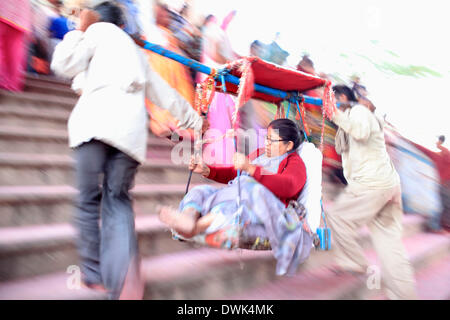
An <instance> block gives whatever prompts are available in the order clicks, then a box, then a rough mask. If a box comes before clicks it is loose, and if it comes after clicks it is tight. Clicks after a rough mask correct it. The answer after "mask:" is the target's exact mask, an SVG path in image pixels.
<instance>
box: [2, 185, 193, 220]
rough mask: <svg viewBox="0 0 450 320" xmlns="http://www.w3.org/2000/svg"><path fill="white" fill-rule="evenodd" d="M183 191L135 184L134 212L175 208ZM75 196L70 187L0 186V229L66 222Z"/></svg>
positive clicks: (171, 186) (181, 188)
mask: <svg viewBox="0 0 450 320" xmlns="http://www.w3.org/2000/svg"><path fill="white" fill-rule="evenodd" d="M194 186H195V184H191V186H190V188H193V187H194ZM185 190H186V184H151V185H136V186H135V187H134V188H133V189H132V192H131V194H132V195H133V199H134V211H135V212H136V214H151V213H153V212H154V210H155V208H156V207H157V206H158V205H172V206H175V207H178V205H179V203H180V201H181V199H182V198H183V196H184V194H185ZM77 194H78V191H77V190H76V189H75V188H73V187H70V186H12V187H0V227H14V226H26V225H36V224H57V223H67V222H69V221H71V219H72V216H73V212H74V210H75V207H74V200H75V197H76V196H77Z"/></svg>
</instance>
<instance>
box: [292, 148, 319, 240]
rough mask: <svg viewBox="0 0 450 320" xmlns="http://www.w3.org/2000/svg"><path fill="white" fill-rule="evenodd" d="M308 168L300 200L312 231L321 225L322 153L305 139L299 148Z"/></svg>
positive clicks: (299, 152) (299, 153)
mask: <svg viewBox="0 0 450 320" xmlns="http://www.w3.org/2000/svg"><path fill="white" fill-rule="evenodd" d="M297 153H298V155H299V156H300V158H302V160H303V162H304V164H305V168H306V182H305V185H304V186H303V189H302V192H301V193H300V196H299V197H298V202H300V203H301V204H303V206H304V207H305V209H306V221H307V222H308V225H309V228H310V229H311V231H312V232H316V230H317V228H319V226H320V218H321V215H322V205H321V202H320V201H321V200H322V158H323V156H322V153H321V152H320V150H319V149H317V148H316V147H315V146H314V144H312V143H311V142H307V141H304V142H303V143H302V144H301V145H300V146H299V148H298V150H297Z"/></svg>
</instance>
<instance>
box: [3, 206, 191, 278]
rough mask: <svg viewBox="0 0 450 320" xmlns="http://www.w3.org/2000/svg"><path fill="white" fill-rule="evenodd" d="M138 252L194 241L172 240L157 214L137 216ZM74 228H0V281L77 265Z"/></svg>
mask: <svg viewBox="0 0 450 320" xmlns="http://www.w3.org/2000/svg"><path fill="white" fill-rule="evenodd" d="M135 223H136V232H137V234H138V240H139V251H140V253H141V255H142V256H143V257H149V256H157V255H160V254H167V253H170V252H177V251H181V250H186V249H189V248H190V249H192V248H194V247H195V245H194V244H192V243H189V242H181V241H175V240H172V237H171V232H170V230H169V229H168V228H167V227H166V226H165V225H164V224H162V223H161V222H160V221H159V219H158V217H157V215H139V216H137V217H136V220H135ZM75 239H76V230H75V228H74V226H73V225H71V224H57V225H39V226H27V227H18V228H1V229H0V282H1V281H6V280H13V279H20V278H25V277H32V276H38V275H42V274H48V273H52V272H57V271H63V270H67V268H68V267H69V266H71V265H77V263H78V254H77V251H76V245H75V243H76V242H75Z"/></svg>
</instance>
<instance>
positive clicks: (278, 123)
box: [268, 119, 304, 150]
mask: <svg viewBox="0 0 450 320" xmlns="http://www.w3.org/2000/svg"><path fill="white" fill-rule="evenodd" d="M268 128H272V129H273V130H277V131H278V135H279V136H280V138H281V139H283V141H284V142H285V143H288V142H289V141H292V142H293V143H294V148H293V149H292V150H295V149H297V148H298V147H299V146H300V144H301V143H302V142H303V140H304V138H303V131H301V130H300V129H299V128H298V126H297V125H296V124H295V122H294V121H292V120H289V119H277V120H273V121H272V122H271V123H269V126H268Z"/></svg>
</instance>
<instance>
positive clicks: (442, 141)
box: [439, 135, 445, 143]
mask: <svg viewBox="0 0 450 320" xmlns="http://www.w3.org/2000/svg"><path fill="white" fill-rule="evenodd" d="M439 141H440V142H441V143H444V142H445V136H443V135H442V136H439Z"/></svg>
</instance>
